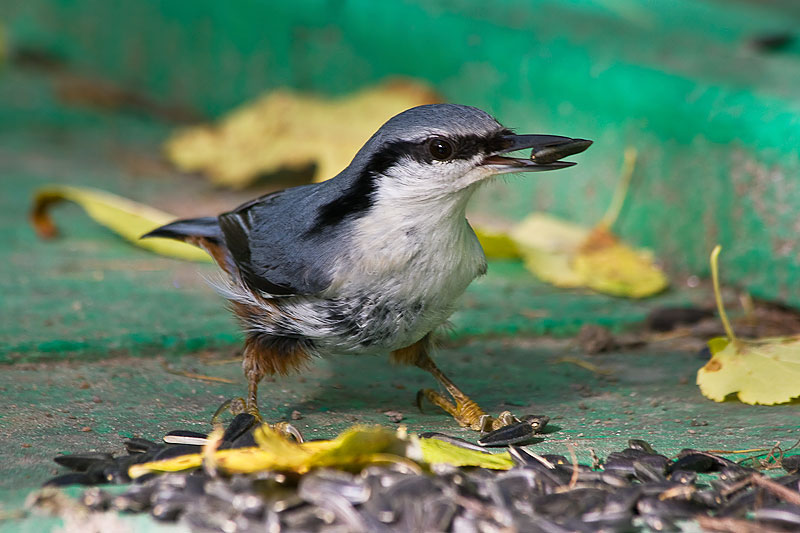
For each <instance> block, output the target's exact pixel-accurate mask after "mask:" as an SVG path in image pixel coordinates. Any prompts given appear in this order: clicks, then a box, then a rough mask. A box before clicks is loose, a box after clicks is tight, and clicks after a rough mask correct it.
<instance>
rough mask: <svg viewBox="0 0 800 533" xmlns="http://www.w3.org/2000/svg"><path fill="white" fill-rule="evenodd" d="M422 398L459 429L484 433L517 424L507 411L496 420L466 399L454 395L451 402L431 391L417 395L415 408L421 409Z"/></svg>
mask: <svg viewBox="0 0 800 533" xmlns="http://www.w3.org/2000/svg"><path fill="white" fill-rule="evenodd" d="M422 398H427V399H428V401H430V402H431V403H433V404H434V405H437V406H439V407H441V408H442V409H444V410H445V411H446V412H447V413H449V414H450V416H452V417H453V418H454V419H455V421H456V422H458V424H459V425H460V426H461V427H466V428H469V429H471V430H473V431H480V432H481V433H486V432H488V431H494V430H496V429H500V428H501V427H505V426H507V425H510V424H514V423H516V422H519V420H518V419H517V418H516V417H515V416H514V415H512V414H511V413H510V412H509V411H503V412H502V413H500V414H499V415H498V416H497V417H496V418H495V417H493V416H491V415H488V414H486V412H485V411H484V410H483V409H481V407H480V406H479V405H478V404H477V403H475V402H473V401H472V400H470V399H469V397H467V395H465V394H463V393H461V394H454V395H453V401H452V402H451V401H450V400H448V399H447V398H445V397H444V396H443V395H442V394H440V393H438V392H436V391H435V390H432V389H423V390H421V391H419V392H418V393H417V406H418V407H419V408H420V410H421V409H422Z"/></svg>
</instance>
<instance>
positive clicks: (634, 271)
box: [573, 227, 668, 298]
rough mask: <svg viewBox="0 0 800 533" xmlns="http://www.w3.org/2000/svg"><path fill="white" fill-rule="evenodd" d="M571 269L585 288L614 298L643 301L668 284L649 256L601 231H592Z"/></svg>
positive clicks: (599, 229) (647, 253) (606, 231)
mask: <svg viewBox="0 0 800 533" xmlns="http://www.w3.org/2000/svg"><path fill="white" fill-rule="evenodd" d="M573 266H574V269H575V272H577V273H578V274H579V275H580V276H581V278H582V279H583V280H584V282H585V284H586V286H587V287H589V288H590V289H594V290H596V291H597V292H602V293H605V294H611V295H613V296H624V297H627V298H644V297H647V296H651V295H653V294H656V293H659V292H661V291H662V290H664V289H665V288H666V287H667V284H668V282H667V277H666V276H665V275H664V273H663V272H662V271H661V269H659V268H658V267H657V266H655V264H654V263H653V254H652V253H650V252H649V251H647V250H634V249H633V248H631V247H629V246H627V245H625V244H623V243H621V242H619V241H618V240H617V239H616V237H614V236H613V235H612V234H611V233H610V232H609V231H608V230H606V229H605V228H603V227H598V228H595V230H594V231H593V232H592V234H591V235H590V237H589V239H587V241H586V242H584V244H583V247H582V248H581V250H580V251H579V252H578V253H577V254H576V255H575V258H574V262H573Z"/></svg>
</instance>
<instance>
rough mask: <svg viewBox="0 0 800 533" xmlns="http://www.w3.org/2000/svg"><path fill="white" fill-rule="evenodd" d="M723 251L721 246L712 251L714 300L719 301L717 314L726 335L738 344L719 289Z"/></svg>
mask: <svg viewBox="0 0 800 533" xmlns="http://www.w3.org/2000/svg"><path fill="white" fill-rule="evenodd" d="M721 251H722V246H720V245H719V244H718V245H716V246H715V247H714V249H713V250H712V251H711V279H712V281H713V282H714V299H715V300H716V301H717V312H719V319H720V320H721V321H722V327H723V328H725V334H726V335H727V336H728V338H729V339H730V340H731V342H734V343H738V342H739V339H737V338H736V335H735V334H734V333H733V328H732V327H731V323H730V321H729V320H728V314H727V313H726V312H725V307H724V306H723V305H722V291H721V290H720V288H719V253H720V252H721Z"/></svg>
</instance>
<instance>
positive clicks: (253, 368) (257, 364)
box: [230, 338, 306, 442]
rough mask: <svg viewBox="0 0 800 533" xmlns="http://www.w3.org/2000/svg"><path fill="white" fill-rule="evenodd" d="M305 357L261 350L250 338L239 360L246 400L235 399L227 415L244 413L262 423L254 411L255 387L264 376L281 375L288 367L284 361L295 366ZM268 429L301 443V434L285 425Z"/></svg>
mask: <svg viewBox="0 0 800 533" xmlns="http://www.w3.org/2000/svg"><path fill="white" fill-rule="evenodd" d="M305 355H306V354H305V353H302V352H301V351H300V350H299V348H298V349H297V350H295V351H294V352H292V353H291V354H287V353H284V351H282V350H278V349H276V348H274V347H270V348H268V347H265V346H264V343H263V342H257V341H256V342H254V341H252V339H251V338H248V340H247V342H246V343H245V349H244V358H243V360H242V368H243V369H244V375H245V377H246V378H247V400H245V399H244V398H236V399H234V400H233V401H231V404H230V411H231V413H233V414H234V415H237V414H241V413H248V414H250V415H253V416H254V417H255V418H256V420H257V421H259V422H261V423H266V422H264V419H263V418H262V417H261V413H260V412H259V410H258V384H259V383H260V382H261V380H262V379H263V378H264V376H266V375H267V374H275V373H276V372H281V373H285V372H284V369H286V368H287V367H286V365H287V364H291V363H292V362H287V361H286V359H287V358H293V359H297V362H298V363H299V362H300V359H302V358H303V356H305ZM269 426H270V427H271V428H272V429H274V430H276V431H278V432H279V433H282V434H284V435H285V436H287V437H292V438H293V439H295V440H296V441H298V442H303V436H302V434H301V433H300V432H299V431H298V430H297V428H295V427H294V426H293V425H291V424H290V423H289V422H277V423H275V424H269Z"/></svg>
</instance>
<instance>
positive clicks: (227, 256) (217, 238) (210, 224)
mask: <svg viewBox="0 0 800 533" xmlns="http://www.w3.org/2000/svg"><path fill="white" fill-rule="evenodd" d="M151 237H162V238H165V239H175V240H176V241H183V242H187V243H189V244H193V245H195V246H198V247H200V248H202V249H203V250H205V251H206V252H208V253H209V255H211V257H213V258H214V260H215V261H216V262H217V264H218V265H219V266H220V267H221V268H222V269H223V270H225V271H226V272H227V273H228V274H232V273H233V269H234V264H233V257H232V256H231V253H230V252H229V251H228V247H227V246H225V236H224V235H223V234H222V229H221V228H220V227H219V222H218V221H217V217H202V218H189V219H185V220H176V221H175V222H170V223H169V224H167V225H165V226H161V227H158V228H156V229H154V230H153V231H151V232H149V233H145V234H144V235H142V236H141V237H140V239H149V238H151Z"/></svg>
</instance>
